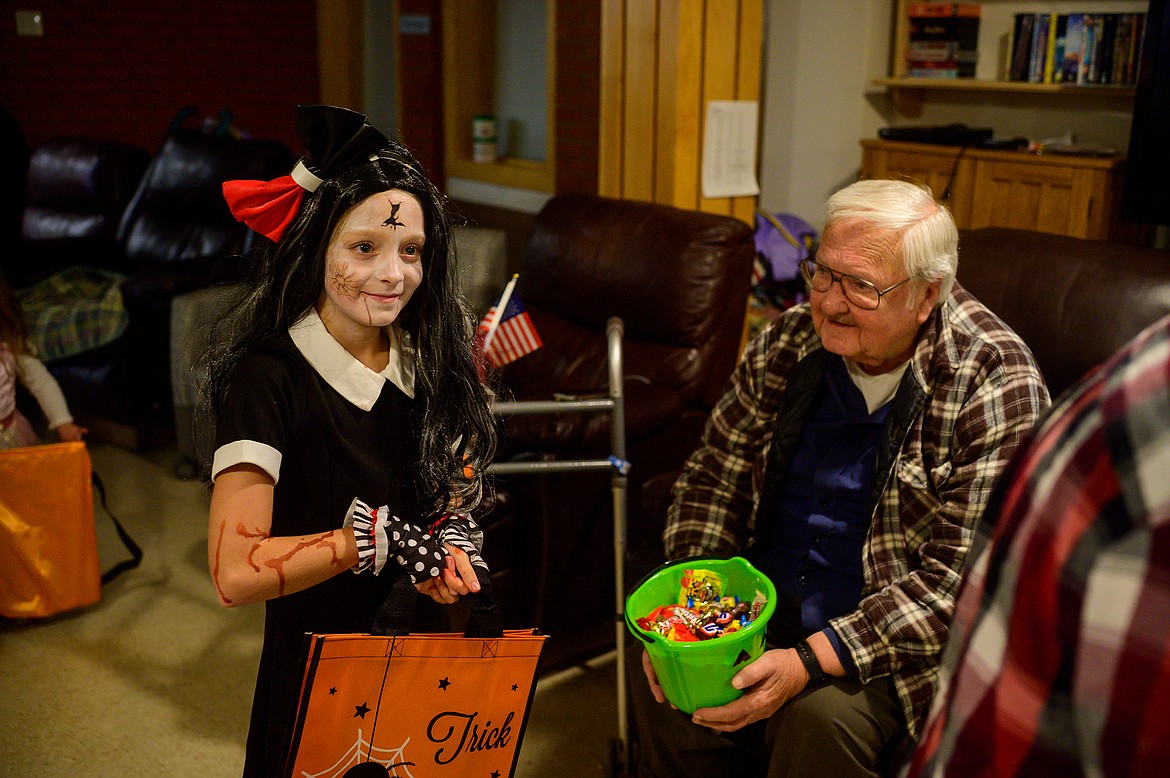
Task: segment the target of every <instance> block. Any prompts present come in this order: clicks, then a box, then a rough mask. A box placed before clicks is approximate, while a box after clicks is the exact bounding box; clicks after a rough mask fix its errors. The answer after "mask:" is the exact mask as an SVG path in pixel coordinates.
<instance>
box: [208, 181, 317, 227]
mask: <svg viewBox="0 0 1170 778" xmlns="http://www.w3.org/2000/svg"><path fill="white" fill-rule="evenodd" d="M223 196H224V199H225V200H227V204H228V207H229V208H230V209H231V211H232V216H235V217H236V221H241V222H243V223H244V224H246V225H248V226H249V227H251V228H252V229H253V230H255V231H256V232H258V233H260V234H261V235H264V236H266V237H268V238H270V239H271V240H272V241H273V242H274V243H279V242H280V239H281V237H282V236H283V235H284V231H285V230H287V229H288V225H290V224H292V220H293V219H295V218H296V215H297V212H298V211H300V208H301V200H303V199H304V197H305V190H304V189H303V188H302V187H301V185H300V184H298V183H297V182H296V181H294V180H293V177H292V176H291V175H289V176H281V177H280V178H274V179H272V180H271V181H224V182H223Z"/></svg>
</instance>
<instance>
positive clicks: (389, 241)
mask: <svg viewBox="0 0 1170 778" xmlns="http://www.w3.org/2000/svg"><path fill="white" fill-rule="evenodd" d="M424 227H425V219H424V217H423V211H422V206H421V205H420V204H419V202H418V199H417V198H415V196H414V195H412V194H409V193H407V192H403V191H402V190H399V189H390V190H388V191H385V192H381V193H379V194H376V195H372V196H370V197H368V198H366V199H365V200H363V201H362V202H360V203H358V204H357V205H355V206H354V207H353V208H351V209H350V211H349V212H348V213H347V214H345V216H343V217H342V219H341V221H340V222H338V224H337V228H336V229H335V230H334V231H333V237H332V239H331V240H330V242H329V248H328V249H327V250H326V252H325V291H324V294H323V295H322V299H321V301H320V303H319V304H318V312H319V313H320V314H321V319H322V321H324V322H325V323H326V326H327V327H328V328H329V330H330V332H332V333H333V334H334V337H338V336H339V335H341V332H340V331H339V330H341V329H345V330H347V331H349V332H354V333H358V332H360V331H361V329H363V328H376V329H380V328H382V327H385V326H388V325H390V324H393V323H394V322H395V321H396V320H397V319H398V317H399V316H400V315H401V314H402V311H403V310H404V309H405V308H406V304H407V303H408V302H409V301H410V297H411V295H412V294H414V290H416V289H417V288H418V287H419V284H421V283H422V279H423V266H422V257H423V243H424V242H425V239H426V237H425V236H426V233H425V230H424ZM338 339H339V340H344V338H343V337H338Z"/></svg>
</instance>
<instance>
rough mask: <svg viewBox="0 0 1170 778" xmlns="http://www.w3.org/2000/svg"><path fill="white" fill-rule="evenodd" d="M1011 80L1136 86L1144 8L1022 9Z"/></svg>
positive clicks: (1017, 19)
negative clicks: (1092, 10) (1087, 10)
mask: <svg viewBox="0 0 1170 778" xmlns="http://www.w3.org/2000/svg"><path fill="white" fill-rule="evenodd" d="M1012 22H1013V23H1012V33H1011V36H1012V37H1011V44H1010V46H1009V47H1008V51H1009V52H1010V54H1011V58H1010V60H1009V62H1008V73H1007V76H1008V80H1009V81H1026V82H1030V83H1044V84H1078V85H1081V84H1084V85H1089V84H1101V85H1114V86H1132V85H1133V84H1134V83H1135V82H1136V77H1137V64H1138V61H1139V60H1140V57H1141V37H1142V35H1141V33H1142V28H1143V26H1144V24H1145V14H1144V13H1067V14H1056V13H1018V14H1015V15H1014V17H1013V20H1012Z"/></svg>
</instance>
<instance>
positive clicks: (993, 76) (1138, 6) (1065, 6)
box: [872, 0, 1145, 117]
mask: <svg viewBox="0 0 1170 778" xmlns="http://www.w3.org/2000/svg"><path fill="white" fill-rule="evenodd" d="M912 2H913V0H897V3H896V5H895V10H894V14H895V16H894V42H893V47H892V49H891V52H890V55H891V56H890V73H891V76H890V77H888V78H876V79H874V80H873V81H872V83H873V84H874V85H875V86H879V87H885V88H886V89H887V90H888V91H889V93H890V96H891V98H892V99H893V101H894V107H895V109H896V110H897V111H898V112H899V113H901V114H904V115H906V116H911V117H913V116H920V115H921V114H922V108H923V103H924V102H925V101H926V100H928V99H930V98H931V96H936V95H943V94H947V93H950V94H959V93H966V94H970V93H980V94H983V95H986V96H987V97H988V99H989V100H993V99H994V98H995V97H996V96H1001V95H1013V94H1014V95H1020V94H1025V95H1051V96H1055V97H1058V98H1062V99H1067V100H1069V101H1073V102H1076V101H1078V100H1086V99H1094V98H1106V99H1109V100H1113V99H1116V100H1122V101H1130V100H1132V99H1133V96H1134V93H1135V88H1134V86H1133V85H1126V86H1122V85H1115V84H1037V83H1030V82H1024V81H1007V80H1003V79H1001V78H1000V77H1001V76H1002V75H1003V74H1004V73H1005V71H1006V62H1005V60H1004V56H1005V49H1006V46H1007V41H1008V39H1009V38H1010V34H1011V19H1012V14H1013V13H1015V12H1030V13H1031V12H1037V11H1042V12H1052V13H1067V12H1070V11H1071V10H1074V9H1075V10H1080V11H1085V12H1098V11H1100V12H1106V11H1110V12H1111V11H1117V12H1136V11H1139V10H1140V11H1144V10H1145V9H1144V5H1143V4H1142V3H1140V2H1139V3H1135V2H1130V1H1129V0H1077V2H1019V1H1018V0H1011V1H1010V2H1005V1H1004V0H998V1H991V2H984V3H980V5H982V6H984V9H983V10H984V11H985V13H984V14H983V15H982V18H981V22H980V30H979V64H978V66H977V69H976V73H975V75H976V78H911V77H908V76H906V75H905V74H906V50H907V47H908V44H909V37H910V18H909V10H910V5H911V4H912Z"/></svg>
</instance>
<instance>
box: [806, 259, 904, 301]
mask: <svg viewBox="0 0 1170 778" xmlns="http://www.w3.org/2000/svg"><path fill="white" fill-rule="evenodd" d="M800 274H801V275H802V276H804V280H805V281H807V282H808V285H809V286H811V287H812V288H813V291H816V292H827V291H829V287H830V286H832V285H833V282H834V281H837V282H839V283H840V284H841V292H842V293H843V294H844V295H845V299H846V300H848V301H849V302H850V303H852V304H853V305H856V306H857V307H858V308H862V309H864V310H867V311H872V310H875V309H876V308H877V307H878V305H879V304H881V301H882V296H883V295H885V294H888V293H889V292H892V291H893V290H895V289H897V288H898V287H899V286H901V285H902V284H904V283H906V282H907V281H909V280H910V279H909V278H903V279H902V280H901V281H899V282H898V283H896V284H894V285H893V286H887V287H886V288H885V289H878V288H877V287H876V286H874V285H873V284H871V283H870V282H869V281H866V280H865V279H864V278H858V277H857V276H851V275H849V274H848V273H838V272H837V271H836V270H833V269H832V268H830V267H827V266H825V265H822V264H821V263H820V262H816V261H814V260H811V259H802V260H801V261H800Z"/></svg>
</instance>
